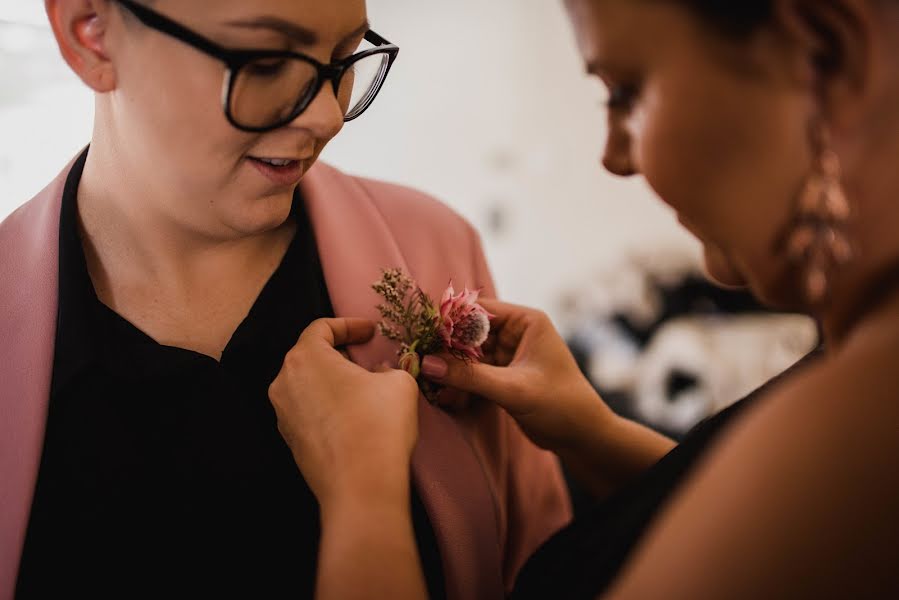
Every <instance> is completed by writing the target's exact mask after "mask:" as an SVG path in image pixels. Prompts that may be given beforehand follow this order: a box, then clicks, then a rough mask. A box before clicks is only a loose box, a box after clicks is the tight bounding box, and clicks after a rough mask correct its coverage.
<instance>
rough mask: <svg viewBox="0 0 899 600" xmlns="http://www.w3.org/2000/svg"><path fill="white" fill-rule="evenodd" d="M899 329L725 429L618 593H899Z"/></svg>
mask: <svg viewBox="0 0 899 600" xmlns="http://www.w3.org/2000/svg"><path fill="white" fill-rule="evenodd" d="M897 352H899V336H882V337H881V339H880V340H874V342H873V343H870V344H864V345H859V346H858V347H857V348H854V349H852V350H851V351H848V352H845V353H843V354H842V355H838V356H835V357H833V358H828V359H825V360H824V361H822V362H821V363H819V364H818V365H816V366H814V367H812V368H810V369H808V370H807V371H806V372H804V373H802V374H801V375H799V376H798V377H795V378H793V379H791V380H787V381H784V382H783V383H782V384H781V385H780V386H778V387H777V388H776V389H774V390H773V391H772V392H771V393H770V394H769V396H768V397H766V398H763V399H761V400H760V401H759V403H758V404H757V405H756V406H755V407H754V408H753V410H752V411H751V412H749V413H747V414H745V415H744V416H743V418H742V420H741V421H739V422H738V423H736V424H735V425H734V427H733V428H732V429H731V430H730V431H729V432H728V433H727V434H726V435H725V436H724V437H723V438H722V439H721V440H720V441H719V443H718V444H717V446H716V447H715V448H713V449H712V450H711V452H710V454H709V456H708V458H707V459H706V461H705V462H704V464H703V465H702V466H701V467H700V468H699V469H698V470H697V472H696V473H695V474H694V476H693V477H692V478H691V480H690V481H689V482H688V483H687V484H686V485H685V486H684V488H683V489H682V491H681V492H680V493H679V494H678V495H677V497H676V498H675V499H674V500H673V501H672V502H671V503H670V505H669V506H668V507H667V508H666V510H665V511H664V513H663V514H662V516H661V517H660V518H659V520H658V521H657V524H656V525H655V527H653V529H652V531H651V532H650V534H649V535H648V536H647V538H646V540H645V541H644V543H643V544H642V545H641V547H640V549H639V550H638V552H637V553H636V555H635V557H634V559H633V560H632V561H631V563H630V565H629V568H628V569H627V570H626V571H625V573H624V574H623V576H622V577H621V579H620V580H619V582H618V583H617V585H616V588H615V591H614V594H613V597H616V598H617V597H622V598H637V597H653V596H654V595H657V594H659V593H663V592H664V594H663V595H665V597H668V598H672V597H673V598H680V597H684V598H687V597H690V598H696V597H728V598H759V597H765V598H775V597H776V598H780V597H789V598H830V597H852V598H869V597H870V598H882V597H896V596H895V595H894V594H899V573H897V572H896V569H895V565H896V564H899V468H897V467H896V463H897V461H899V393H897V392H899V368H897V365H896V356H897Z"/></svg>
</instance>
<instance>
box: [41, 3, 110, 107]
mask: <svg viewBox="0 0 899 600" xmlns="http://www.w3.org/2000/svg"><path fill="white" fill-rule="evenodd" d="M44 6H45V8H46V11H47V17H48V18H49V19H50V26H51V27H52V28H53V35H54V36H55V37H56V43H57V44H58V45H59V51H60V53H61V54H62V57H63V59H65V61H66V62H67V63H68V65H69V66H70V67H71V68H72V70H73V71H74V72H75V74H76V75H78V77H80V78H81V80H82V81H83V82H84V83H85V84H87V86H88V87H90V88H91V89H93V90H94V91H96V92H101V93H102V92H109V91H112V90H113V89H115V87H116V76H115V69H114V67H113V64H112V61H111V60H110V58H109V53H108V48H107V29H108V25H109V16H110V10H111V6H110V3H109V2H108V0H44Z"/></svg>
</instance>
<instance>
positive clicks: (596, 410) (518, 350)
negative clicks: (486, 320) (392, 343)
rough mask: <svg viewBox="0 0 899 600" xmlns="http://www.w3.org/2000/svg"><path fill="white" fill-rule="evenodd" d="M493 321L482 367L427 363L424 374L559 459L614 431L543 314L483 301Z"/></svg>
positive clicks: (442, 359)
mask: <svg viewBox="0 0 899 600" xmlns="http://www.w3.org/2000/svg"><path fill="white" fill-rule="evenodd" d="M481 304H482V306H484V308H486V309H487V310H488V311H490V312H491V313H493V314H494V315H496V318H495V319H493V321H492V322H491V333H490V337H489V338H488V340H487V342H486V343H485V344H484V347H483V350H484V352H485V357H484V361H482V362H481V363H467V362H464V361H461V360H458V359H455V358H452V357H450V356H444V355H441V356H439V357H437V356H428V357H425V359H424V361H423V364H422V373H423V374H424V375H425V377H427V378H429V379H431V380H432V381H434V382H436V383H440V384H442V385H446V386H449V387H452V388H456V389H459V390H462V391H465V392H469V393H472V394H475V395H478V396H481V397H484V398H486V399H487V400H490V401H492V402H495V403H496V404H498V405H499V406H501V407H502V408H504V409H505V410H506V411H507V412H508V413H509V414H510V415H511V416H512V417H513V418H514V419H515V420H516V421H517V422H518V424H519V425H520V426H521V428H522V430H523V431H524V432H525V434H526V435H527V436H528V437H530V438H531V440H532V441H533V442H534V443H535V444H537V445H538V446H541V447H543V448H545V449H549V450H554V451H556V452H559V451H564V450H566V449H572V448H576V447H578V446H580V445H582V444H583V443H585V442H586V441H587V438H592V437H594V436H595V435H596V432H597V427H599V428H602V427H603V426H604V423H611V421H612V419H614V414H613V413H612V411H611V410H610V409H608V407H607V406H606V405H605V404H604V403H603V401H602V400H601V399H600V397H599V395H598V394H597V393H596V391H595V390H594V388H593V386H592V385H591V384H590V382H589V381H588V380H587V378H586V377H584V375H583V374H582V373H581V371H580V369H579V368H578V366H577V363H576V362H575V360H574V357H573V356H572V354H571V352H570V351H569V350H568V347H567V345H566V344H565V341H564V340H563V339H562V337H561V336H560V335H559V334H558V333H557V332H556V329H555V327H553V324H552V322H551V321H550V320H549V317H547V316H546V315H545V314H544V313H542V312H540V311H537V310H533V309H529V308H525V307H521V306H515V305H512V304H505V303H502V302H499V301H497V300H488V299H483V300H481Z"/></svg>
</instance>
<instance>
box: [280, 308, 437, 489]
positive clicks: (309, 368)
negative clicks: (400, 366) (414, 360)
mask: <svg viewBox="0 0 899 600" xmlns="http://www.w3.org/2000/svg"><path fill="white" fill-rule="evenodd" d="M374 332H375V325H374V323H373V322H371V321H368V320H364V319H320V320H318V321H315V322H313V323H312V324H311V325H310V326H309V327H308V328H307V329H306V330H305V331H304V332H303V335H302V336H301V337H300V340H299V342H298V343H297V345H296V346H294V348H293V349H292V350H291V351H290V352H289V353H288V354H287V357H286V358H285V360H284V366H283V368H282V370H281V372H280V373H279V374H278V377H277V378H276V379H275V381H274V382H273V383H272V385H271V387H270V388H269V397H270V398H271V401H272V404H273V405H274V408H275V412H276V414H277V417H278V429H279V431H280V432H281V435H282V436H283V437H284V439H285V440H286V441H287V444H288V446H290V449H291V451H292V452H293V456H294V460H295V461H296V463H297V465H298V466H299V468H300V471H301V472H302V473H303V476H304V477H305V478H306V481H307V483H308V484H309V487H310V488H311V489H312V492H313V493H314V494H315V496H316V498H317V499H318V501H319V503H320V504H321V505H323V506H324V505H326V504H329V503H334V502H339V501H340V500H341V499H352V498H357V499H358V498H360V497H364V498H371V499H372V500H378V499H384V500H387V501H388V502H394V501H399V502H408V490H409V465H410V461H411V455H412V449H413V447H414V446H415V442H416V441H417V438H418V394H419V392H418V385H417V384H416V382H415V380H414V379H413V378H412V376H411V375H409V374H408V373H406V372H405V371H398V370H386V371H383V372H379V373H371V372H369V371H366V370H365V369H363V368H362V367H360V366H358V365H356V364H354V363H353V362H351V361H350V360H349V359H347V358H346V357H345V356H344V355H343V354H342V353H341V352H340V351H338V350H337V349H336V348H335V347H340V346H345V345H350V344H361V343H365V342H367V341H369V340H370V339H371V338H372V336H373V335H374Z"/></svg>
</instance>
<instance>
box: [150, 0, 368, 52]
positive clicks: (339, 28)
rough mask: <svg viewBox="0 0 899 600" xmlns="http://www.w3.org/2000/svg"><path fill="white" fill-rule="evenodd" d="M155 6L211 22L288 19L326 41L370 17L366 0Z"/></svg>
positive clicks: (191, 1)
mask: <svg viewBox="0 0 899 600" xmlns="http://www.w3.org/2000/svg"><path fill="white" fill-rule="evenodd" d="M152 8H154V9H157V10H160V11H164V12H165V13H166V14H168V15H171V16H176V15H177V18H180V19H183V20H185V21H188V22H190V23H196V24H200V23H202V24H208V25H209V26H227V25H228V24H229V23H234V22H255V21H259V20H266V19H272V20H278V21H285V22H287V23H290V24H293V25H296V26H298V27H301V28H303V29H308V30H310V31H312V32H314V33H315V34H316V35H317V37H318V38H319V39H320V40H321V42H322V43H337V42H339V41H341V39H342V38H343V37H344V36H345V35H346V34H347V33H349V32H352V31H354V30H355V29H357V28H358V27H359V26H360V24H362V23H364V22H365V21H366V18H367V11H366V5H365V0H252V1H250V2H248V1H247V0H156V2H154V3H153V5H152Z"/></svg>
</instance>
